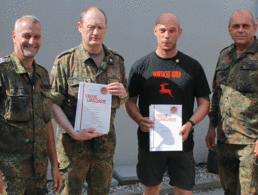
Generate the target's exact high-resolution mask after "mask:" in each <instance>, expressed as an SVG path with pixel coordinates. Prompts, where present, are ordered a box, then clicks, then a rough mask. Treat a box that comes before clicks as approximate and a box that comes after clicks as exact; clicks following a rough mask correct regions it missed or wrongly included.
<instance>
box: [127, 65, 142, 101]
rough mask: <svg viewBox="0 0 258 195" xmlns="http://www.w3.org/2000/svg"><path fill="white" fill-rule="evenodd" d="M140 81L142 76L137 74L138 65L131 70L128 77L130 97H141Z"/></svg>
mask: <svg viewBox="0 0 258 195" xmlns="http://www.w3.org/2000/svg"><path fill="white" fill-rule="evenodd" d="M139 81H140V74H139V73H138V72H137V69H136V64H134V65H133V66H132V68H131V70H130V73H129V77H128V91H129V97H136V96H138V95H139Z"/></svg>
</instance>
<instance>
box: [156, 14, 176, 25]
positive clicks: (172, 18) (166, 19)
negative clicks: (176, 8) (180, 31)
mask: <svg viewBox="0 0 258 195" xmlns="http://www.w3.org/2000/svg"><path fill="white" fill-rule="evenodd" d="M171 22H176V23H177V24H178V28H180V24H179V19H178V18H177V17H176V15H174V14H171V13H164V14H162V15H161V16H160V17H158V19H157V21H156V26H157V25H158V24H163V25H166V24H168V23H171Z"/></svg>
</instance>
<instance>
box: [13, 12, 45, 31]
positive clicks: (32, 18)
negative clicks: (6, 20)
mask: <svg viewBox="0 0 258 195" xmlns="http://www.w3.org/2000/svg"><path fill="white" fill-rule="evenodd" d="M24 20H26V21H30V22H31V23H32V24H35V23H38V24H39V25H41V24H40V21H39V19H38V18H37V17H35V16H33V15H23V16H21V17H20V18H18V19H17V20H16V21H15V24H14V31H15V32H17V31H18V30H19V26H20V23H21V22H22V21H24Z"/></svg>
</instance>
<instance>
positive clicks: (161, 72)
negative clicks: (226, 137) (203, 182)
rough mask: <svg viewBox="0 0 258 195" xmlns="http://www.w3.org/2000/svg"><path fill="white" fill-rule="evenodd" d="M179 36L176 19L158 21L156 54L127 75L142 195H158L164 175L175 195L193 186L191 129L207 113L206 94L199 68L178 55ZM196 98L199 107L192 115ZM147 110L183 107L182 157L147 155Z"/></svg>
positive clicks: (177, 154) (150, 124)
mask: <svg viewBox="0 0 258 195" xmlns="http://www.w3.org/2000/svg"><path fill="white" fill-rule="evenodd" d="M181 33H182V29H181V28H180V26H179V21H178V18H177V17H176V16H175V15H173V14H171V13H165V14H163V15H161V16H160V17H159V18H158V20H157V22H156V26H155V27H154V34H155V35H156V37H157V41H158V47H157V49H156V51H154V52H152V53H150V54H148V55H147V56H145V57H143V58H141V59H140V60H137V61H136V62H135V63H134V64H133V66H132V68H131V71H130V74H129V88H128V89H129V100H128V102H127V103H126V105H125V107H126V110H127V112H128V114H129V116H130V117H131V118H132V119H133V120H134V121H135V122H136V123H137V124H138V125H139V128H138V143H139V154H138V164H137V175H138V177H139V179H140V180H141V182H142V183H143V185H144V194H145V195H154V194H159V191H160V188H161V181H162V178H163V174H164V172H165V171H166V170H168V174H169V176H170V185H173V186H174V191H175V194H184V195H188V194H189V195H190V194H192V188H193V186H194V184H195V182H194V181H195V162H194V158H193V145H194V143H193V127H194V125H195V124H197V123H199V122H200V121H201V120H202V119H203V118H204V117H205V116H206V114H207V113H208V111H209V94H210V89H209V86H208V82H207V79H206V76H205V73H204V71H203V68H202V66H201V65H200V64H199V62H198V61H196V60H194V59H192V58H191V57H189V56H187V55H185V54H183V53H182V52H180V51H178V50H177V49H176V43H177V39H178V38H179V37H180V35H181ZM138 97H139V109H138V107H137V105H136V102H137V99H138ZM194 98H196V99H197V105H198V107H197V109H196V110H195V112H193V107H194ZM151 104H180V105H182V109H183V110H182V111H183V116H182V119H183V126H182V129H181V130H180V134H182V139H183V151H180V152H149V128H152V127H153V121H151V120H150V119H149V106H150V105H151Z"/></svg>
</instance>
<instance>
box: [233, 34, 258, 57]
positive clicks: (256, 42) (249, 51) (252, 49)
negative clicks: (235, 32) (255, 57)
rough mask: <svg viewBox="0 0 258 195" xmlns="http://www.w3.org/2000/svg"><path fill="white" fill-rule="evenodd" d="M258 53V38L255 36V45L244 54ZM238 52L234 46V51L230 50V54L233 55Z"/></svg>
mask: <svg viewBox="0 0 258 195" xmlns="http://www.w3.org/2000/svg"><path fill="white" fill-rule="evenodd" d="M257 51H258V40H257V38H256V36H254V42H253V44H252V45H251V46H250V47H249V48H248V49H247V50H246V51H245V52H244V53H257ZM234 52H236V45H235V44H232V49H231V50H230V52H229V53H230V54H233V53H234Z"/></svg>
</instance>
